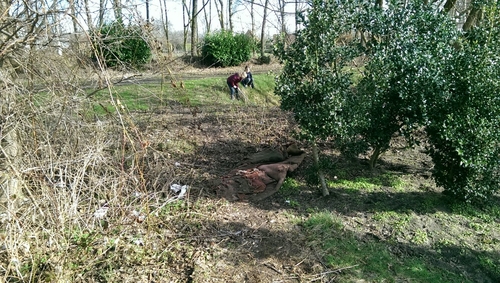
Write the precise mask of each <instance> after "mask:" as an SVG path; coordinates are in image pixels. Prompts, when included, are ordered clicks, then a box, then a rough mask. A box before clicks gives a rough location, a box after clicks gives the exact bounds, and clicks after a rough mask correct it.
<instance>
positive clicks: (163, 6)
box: [160, 0, 170, 44]
mask: <svg viewBox="0 0 500 283" xmlns="http://www.w3.org/2000/svg"><path fill="white" fill-rule="evenodd" d="M160 10H161V21H162V24H163V31H164V32H165V39H166V41H167V44H169V43H170V40H169V37H168V34H169V28H168V10H167V0H160Z"/></svg>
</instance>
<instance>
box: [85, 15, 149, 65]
mask: <svg viewBox="0 0 500 283" xmlns="http://www.w3.org/2000/svg"><path fill="white" fill-rule="evenodd" d="M141 34H142V30H141V28H140V27H138V26H129V27H126V26H124V25H123V24H121V23H119V22H114V23H111V24H107V25H104V26H103V27H101V28H100V29H99V30H98V32H97V33H96V36H95V37H94V38H93V44H94V47H95V50H96V52H94V53H93V54H92V57H93V59H94V60H96V59H97V58H100V59H101V60H103V62H104V63H105V64H106V66H107V67H117V66H120V65H124V66H125V67H134V68H137V67H141V66H143V65H144V64H146V63H148V62H149V59H150V58H151V48H150V46H149V44H148V43H147V42H146V40H145V39H144V38H143V37H142V36H141ZM96 56H97V57H96Z"/></svg>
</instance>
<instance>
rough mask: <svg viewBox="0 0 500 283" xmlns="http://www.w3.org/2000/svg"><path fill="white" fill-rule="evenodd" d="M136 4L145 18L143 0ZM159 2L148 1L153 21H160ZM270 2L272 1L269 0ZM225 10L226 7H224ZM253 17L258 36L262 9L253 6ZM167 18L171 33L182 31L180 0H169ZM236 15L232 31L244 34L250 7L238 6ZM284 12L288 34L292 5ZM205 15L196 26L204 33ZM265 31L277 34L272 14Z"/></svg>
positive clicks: (216, 25)
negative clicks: (287, 13) (286, 14)
mask: <svg viewBox="0 0 500 283" xmlns="http://www.w3.org/2000/svg"><path fill="white" fill-rule="evenodd" d="M135 1H137V2H136V3H138V2H139V1H140V2H141V3H140V4H138V5H137V6H136V7H137V9H138V10H139V11H140V13H141V14H142V16H143V17H144V18H145V17H146V4H145V0H135ZM159 1H160V0H150V4H149V7H150V9H149V10H150V18H151V19H154V20H155V21H161V10H160V9H161V7H160V2H159ZM186 1H188V2H189V1H190V0H186ZM198 1H199V2H198V8H201V7H202V5H203V3H202V2H203V1H202V0H198ZM271 1H272V0H271ZM213 2H214V1H210V3H212V5H213V6H212V20H211V30H218V29H220V24H219V20H218V19H217V15H216V12H217V11H216V8H215V5H214V4H213ZM226 9H227V7H226ZM254 9H255V10H254V16H255V28H256V31H257V32H258V34H260V29H261V25H262V14H263V12H262V10H263V9H262V8H261V7H260V6H257V5H255V6H254ZM167 10H168V17H169V22H170V29H171V31H181V30H182V29H183V19H182V3H181V1H180V0H170V1H169V2H168V7H167ZM237 11H238V12H237V13H236V14H235V15H234V16H233V24H234V31H235V32H246V31H247V30H250V29H251V17H250V5H249V4H248V5H246V4H245V5H243V4H242V5H240V6H238V7H237ZM286 11H287V12H289V15H288V16H287V17H286V20H285V22H286V24H287V27H288V30H289V31H290V32H294V31H295V19H294V15H293V11H294V4H288V5H287V6H286ZM226 17H227V12H226ZM204 18H205V15H204V13H203V12H201V13H200V14H199V15H198V26H199V29H200V31H204V30H205V29H206V27H205V19H204ZM225 22H226V24H228V23H229V22H228V20H227V19H225ZM266 29H267V33H268V34H276V33H278V23H277V18H276V15H275V14H274V13H273V12H269V13H268V23H267V24H266Z"/></svg>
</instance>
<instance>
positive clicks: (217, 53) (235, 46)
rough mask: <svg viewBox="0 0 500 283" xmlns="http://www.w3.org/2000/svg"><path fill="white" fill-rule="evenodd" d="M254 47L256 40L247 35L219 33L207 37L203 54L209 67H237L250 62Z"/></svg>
mask: <svg viewBox="0 0 500 283" xmlns="http://www.w3.org/2000/svg"><path fill="white" fill-rule="evenodd" d="M254 46H255V42H254V40H253V39H252V38H251V37H249V36H247V35H245V34H236V35H233V33H232V32H231V31H219V32H216V33H213V34H209V35H207V36H206V37H205V40H204V43H203V46H202V49H201V53H202V56H203V62H204V63H205V64H207V65H213V66H220V67H228V66H237V65H240V64H241V63H243V62H246V61H248V60H250V58H251V54H252V50H253V48H254Z"/></svg>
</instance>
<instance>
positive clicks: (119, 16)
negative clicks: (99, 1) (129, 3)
mask: <svg viewBox="0 0 500 283" xmlns="http://www.w3.org/2000/svg"><path fill="white" fill-rule="evenodd" d="M113 12H114V13H115V19H116V21H117V22H118V23H120V24H123V13H122V3H121V1H120V0H113Z"/></svg>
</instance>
